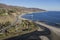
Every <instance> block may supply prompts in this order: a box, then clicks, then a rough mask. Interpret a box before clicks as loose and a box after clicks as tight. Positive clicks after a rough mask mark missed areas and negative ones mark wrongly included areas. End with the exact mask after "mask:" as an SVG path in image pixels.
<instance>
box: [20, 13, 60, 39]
mask: <svg viewBox="0 0 60 40" xmlns="http://www.w3.org/2000/svg"><path fill="white" fill-rule="evenodd" d="M23 15H25V14H22V15H21V16H23ZM21 16H20V17H21ZM21 19H22V20H28V21H32V20H29V19H25V18H22V17H21ZM35 23H36V24H39V25H42V26H44V27H46V28H48V29H49V30H50V31H51V32H52V34H53V35H52V34H51V35H52V36H53V38H52V39H53V40H60V38H59V37H60V29H59V28H55V27H54V26H50V25H47V24H44V23H42V22H38V21H36V22H35ZM55 36H56V37H55ZM54 38H56V39H54Z"/></svg>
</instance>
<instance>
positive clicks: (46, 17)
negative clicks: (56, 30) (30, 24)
mask: <svg viewBox="0 0 60 40" xmlns="http://www.w3.org/2000/svg"><path fill="white" fill-rule="evenodd" d="M22 18H26V19H29V20H32V21H39V22H44V23H46V24H48V25H52V26H57V27H60V11H46V12H36V13H31V14H25V15H23V16H22Z"/></svg>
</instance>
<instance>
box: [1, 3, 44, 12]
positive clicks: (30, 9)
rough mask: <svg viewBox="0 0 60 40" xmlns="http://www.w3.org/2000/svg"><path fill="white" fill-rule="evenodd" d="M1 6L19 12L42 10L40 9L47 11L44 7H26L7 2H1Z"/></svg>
mask: <svg viewBox="0 0 60 40" xmlns="http://www.w3.org/2000/svg"><path fill="white" fill-rule="evenodd" d="M0 8H4V9H6V10H10V9H14V10H16V11H18V12H22V11H23V12H40V11H45V10H43V9H39V8H26V7H20V6H11V5H6V4H1V3H0Z"/></svg>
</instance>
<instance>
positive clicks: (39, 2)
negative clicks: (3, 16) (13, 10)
mask: <svg viewBox="0 0 60 40" xmlns="http://www.w3.org/2000/svg"><path fill="white" fill-rule="evenodd" d="M0 3H3V4H7V5H13V6H24V7H28V8H40V9H45V10H48V11H60V0H0Z"/></svg>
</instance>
